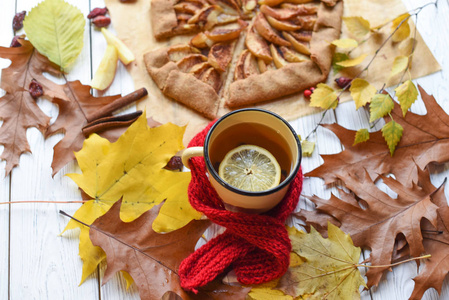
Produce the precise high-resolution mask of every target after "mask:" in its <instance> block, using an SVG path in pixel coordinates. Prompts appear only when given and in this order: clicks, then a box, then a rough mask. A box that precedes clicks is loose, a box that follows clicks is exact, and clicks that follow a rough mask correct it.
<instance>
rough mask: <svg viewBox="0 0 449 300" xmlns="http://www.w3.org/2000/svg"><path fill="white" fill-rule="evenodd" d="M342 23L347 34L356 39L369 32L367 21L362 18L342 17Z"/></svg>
mask: <svg viewBox="0 0 449 300" xmlns="http://www.w3.org/2000/svg"><path fill="white" fill-rule="evenodd" d="M343 21H344V22H345V24H346V27H347V28H348V30H349V32H350V33H352V34H353V35H354V36H355V37H356V38H357V39H361V38H363V37H364V36H365V35H367V34H368V33H369V32H370V26H371V25H370V23H369V21H368V20H366V19H364V18H362V17H358V16H354V17H344V18H343Z"/></svg>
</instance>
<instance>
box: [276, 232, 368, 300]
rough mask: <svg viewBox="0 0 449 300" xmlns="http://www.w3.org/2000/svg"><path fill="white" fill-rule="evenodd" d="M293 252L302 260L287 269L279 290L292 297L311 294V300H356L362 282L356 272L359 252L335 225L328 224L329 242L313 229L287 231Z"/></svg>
mask: <svg viewBox="0 0 449 300" xmlns="http://www.w3.org/2000/svg"><path fill="white" fill-rule="evenodd" d="M289 236H290V240H291V242H292V250H293V251H294V252H296V253H297V254H298V255H299V256H301V257H302V258H304V259H305V262H304V263H302V264H300V265H299V266H297V267H293V268H290V269H289V271H288V273H287V275H286V276H284V277H283V278H281V281H280V285H281V286H283V288H282V290H284V291H286V290H288V291H290V292H293V293H292V295H293V296H294V297H298V296H301V295H307V294H312V295H313V297H312V298H313V299H343V300H345V299H357V298H359V297H360V292H359V287H360V286H365V287H366V284H365V280H364V279H363V277H362V276H361V274H360V271H359V270H358V267H357V266H358V263H359V259H360V254H361V250H360V248H358V247H354V244H353V242H352V240H351V237H350V236H349V235H348V234H345V233H344V232H343V231H342V230H340V229H339V228H338V227H336V226H335V225H333V224H331V223H329V224H328V238H327V239H325V238H323V237H322V236H321V235H320V234H319V233H318V232H317V231H316V230H315V228H313V227H311V230H310V233H305V232H303V231H298V230H296V229H295V228H291V229H290V230H289Z"/></svg>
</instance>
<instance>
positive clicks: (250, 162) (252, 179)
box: [218, 145, 281, 192]
mask: <svg viewBox="0 0 449 300" xmlns="http://www.w3.org/2000/svg"><path fill="white" fill-rule="evenodd" d="M218 175H220V177H221V178H222V179H223V180H224V181H226V182H227V183H228V184H229V185H231V186H233V187H236V188H238V189H241V190H245V191H250V192H260V191H265V190H269V189H271V188H274V187H276V186H277V185H279V182H280V180H281V167H280V166H279V163H278V162H277V160H276V158H275V157H274V156H273V155H272V154H271V153H270V152H268V151H267V150H265V149H264V148H262V147H259V146H255V145H242V146H239V147H237V148H234V149H232V150H231V151H229V152H228V153H227V154H226V156H225V158H224V159H223V161H222V162H221V164H220V167H219V169H218Z"/></svg>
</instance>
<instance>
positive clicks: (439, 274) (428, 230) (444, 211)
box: [410, 170, 449, 300]
mask: <svg viewBox="0 0 449 300" xmlns="http://www.w3.org/2000/svg"><path fill="white" fill-rule="evenodd" d="M418 171H419V172H423V173H424V175H423V177H424V176H425V178H428V182H427V183H426V186H431V187H433V186H432V184H431V182H430V176H429V174H428V170H426V171H422V170H418ZM432 202H433V203H435V204H436V205H437V206H438V221H437V227H436V228H434V227H433V226H432V225H431V224H429V223H427V222H426V223H424V224H423V226H422V232H423V238H424V240H423V244H424V249H426V253H428V254H430V255H431V257H430V258H429V259H427V260H426V261H425V263H424V267H423V268H422V269H421V270H420V272H419V274H418V276H416V277H415V278H413V281H415V287H414V289H413V293H412V295H411V296H410V299H411V300H419V299H421V298H422V297H423V294H424V292H425V291H426V290H427V289H429V288H432V287H433V288H435V289H436V290H437V291H438V294H441V288H442V285H443V281H444V279H445V278H446V276H447V274H448V273H449V256H448V255H447V253H448V252H449V207H448V205H447V200H446V196H445V195H444V185H443V186H442V187H441V188H439V189H438V190H437V191H436V192H435V193H434V194H433V196H432ZM435 229H436V230H437V231H439V232H441V233H439V234H434V231H435Z"/></svg>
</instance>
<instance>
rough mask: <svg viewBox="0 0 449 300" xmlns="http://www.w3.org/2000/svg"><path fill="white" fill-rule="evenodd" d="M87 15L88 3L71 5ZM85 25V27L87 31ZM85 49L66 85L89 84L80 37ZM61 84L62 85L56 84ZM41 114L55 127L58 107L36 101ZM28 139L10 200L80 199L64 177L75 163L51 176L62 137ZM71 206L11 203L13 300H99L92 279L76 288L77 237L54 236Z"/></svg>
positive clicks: (24, 2) (26, 4) (31, 133)
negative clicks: (27, 150) (28, 147)
mask: <svg viewBox="0 0 449 300" xmlns="http://www.w3.org/2000/svg"><path fill="white" fill-rule="evenodd" d="M38 2H40V1H37V0H29V1H28V0H20V1H17V10H30V9H31V7H33V6H35V5H37V3H38ZM69 2H71V3H72V4H74V5H75V6H77V7H79V8H80V9H81V10H82V12H83V14H84V15H86V14H87V13H88V10H89V8H88V2H86V1H82V2H79V1H69ZM87 29H88V24H86V30H87ZM84 44H85V47H84V49H83V51H82V53H81V55H80V56H79V57H78V59H77V60H76V62H75V65H74V67H73V69H71V70H70V72H69V74H68V76H67V77H68V79H69V80H76V79H81V81H82V82H84V83H86V82H88V80H89V79H90V47H89V36H88V34H85V36H84ZM59 81H62V80H61V79H59ZM38 104H39V106H40V107H41V108H42V110H43V111H44V112H45V113H46V114H48V115H49V116H51V117H52V122H54V120H55V118H56V116H57V114H58V108H57V106H55V105H52V104H51V103H49V102H48V101H44V100H39V101H38ZM27 136H28V139H29V142H30V145H31V150H32V152H33V154H27V155H23V156H22V158H21V161H20V167H18V168H17V169H15V170H14V171H13V173H12V186H11V199H12V200H13V201H25V200H46V201H65V200H68V201H70V200H79V199H80V195H79V192H78V189H77V187H76V185H75V184H74V183H73V182H72V181H71V180H70V179H69V178H68V177H65V176H64V175H65V174H67V173H70V172H74V171H76V169H77V167H76V165H75V163H70V164H68V165H67V166H66V167H64V168H63V169H62V170H61V171H60V172H59V173H58V174H56V176H55V177H54V178H52V177H51V168H50V165H51V161H52V156H53V149H52V147H53V146H54V145H55V144H56V143H57V142H58V141H59V140H60V139H61V138H62V136H63V135H62V134H59V135H56V136H53V137H51V138H49V139H47V140H45V141H44V140H43V136H42V134H41V133H39V132H38V131H37V130H36V129H35V128H32V129H29V130H28V132H27ZM78 207H79V204H78V205H75V204H15V205H13V206H12V209H11V237H12V238H11V275H10V276H11V299H97V298H99V287H98V280H97V278H96V276H93V278H90V279H88V280H87V282H86V283H84V284H83V285H82V286H80V287H78V283H79V281H80V279H81V270H82V263H81V260H80V259H79V257H78V255H77V253H78V238H77V234H76V233H68V234H66V235H64V237H58V234H59V233H60V232H62V230H63V229H64V227H65V225H66V224H67V222H68V220H67V219H66V218H64V217H62V216H61V215H60V214H59V210H64V211H66V212H67V213H69V214H73V213H74V212H75V211H76V209H77V208H78Z"/></svg>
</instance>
